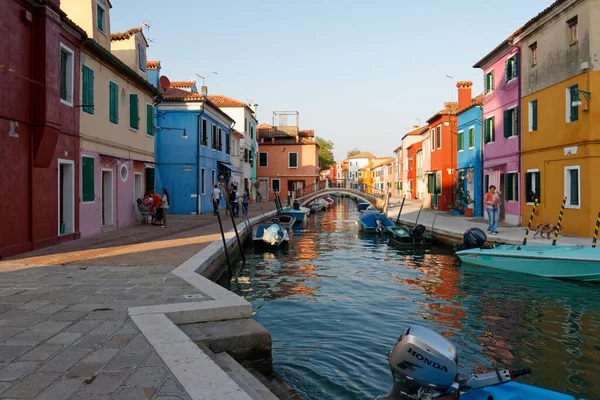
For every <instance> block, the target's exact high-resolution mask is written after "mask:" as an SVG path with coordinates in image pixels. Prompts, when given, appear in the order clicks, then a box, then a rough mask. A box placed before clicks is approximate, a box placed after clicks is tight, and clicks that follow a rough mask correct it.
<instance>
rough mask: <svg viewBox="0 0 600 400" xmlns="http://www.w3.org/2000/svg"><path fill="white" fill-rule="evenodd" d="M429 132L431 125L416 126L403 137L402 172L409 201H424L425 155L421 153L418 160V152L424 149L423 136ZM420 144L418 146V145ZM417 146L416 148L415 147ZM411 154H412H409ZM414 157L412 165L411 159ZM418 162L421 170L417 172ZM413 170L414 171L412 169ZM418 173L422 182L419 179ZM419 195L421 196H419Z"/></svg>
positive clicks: (403, 186) (405, 192)
mask: <svg viewBox="0 0 600 400" xmlns="http://www.w3.org/2000/svg"><path fill="white" fill-rule="evenodd" d="M428 130H429V125H424V126H418V125H414V126H413V130H412V131H410V132H407V133H406V134H405V135H404V136H403V137H402V171H403V175H402V177H403V182H402V188H403V191H402V192H403V195H406V198H407V199H420V200H422V199H423V195H424V190H423V189H424V187H423V183H422V176H423V173H424V172H423V153H422V152H421V153H419V156H418V160H417V150H419V149H422V144H421V142H422V141H423V134H424V133H425V132H427V131H428ZM417 144H418V145H417ZM415 145H416V146H415ZM409 152H410V154H409ZM410 157H412V165H411V158H410ZM417 161H418V162H419V165H420V167H419V169H418V171H417ZM411 168H412V169H411ZM417 172H419V177H420V178H421V181H419V180H418V179H417ZM419 193H420V194H421V195H419Z"/></svg>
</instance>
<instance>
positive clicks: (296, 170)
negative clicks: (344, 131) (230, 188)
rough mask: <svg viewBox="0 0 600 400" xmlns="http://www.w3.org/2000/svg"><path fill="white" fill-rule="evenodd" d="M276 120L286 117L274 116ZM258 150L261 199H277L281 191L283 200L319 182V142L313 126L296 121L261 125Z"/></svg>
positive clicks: (311, 187) (300, 193)
mask: <svg viewBox="0 0 600 400" xmlns="http://www.w3.org/2000/svg"><path fill="white" fill-rule="evenodd" d="M273 120H274V123H275V122H281V121H285V118H277V115H275V117H274V118H273ZM257 129H258V139H259V146H258V149H259V153H258V167H257V171H256V174H257V179H258V182H259V192H260V195H261V197H262V199H265V200H266V199H269V200H273V199H274V193H280V196H281V199H282V200H288V199H289V200H291V198H293V197H294V196H296V195H302V193H304V192H305V191H306V190H307V189H308V190H313V189H314V188H316V187H318V183H319V170H318V167H319V155H318V153H319V145H318V144H317V142H315V132H314V131H313V130H302V129H299V128H298V126H297V125H293V126H289V125H268V124H261V125H259V126H258V128H257Z"/></svg>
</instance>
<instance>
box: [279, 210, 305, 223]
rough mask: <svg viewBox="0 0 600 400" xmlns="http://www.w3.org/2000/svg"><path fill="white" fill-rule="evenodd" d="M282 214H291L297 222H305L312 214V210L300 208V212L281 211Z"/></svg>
mask: <svg viewBox="0 0 600 400" xmlns="http://www.w3.org/2000/svg"><path fill="white" fill-rule="evenodd" d="M280 214H289V215H293V216H294V217H296V222H304V220H305V219H306V218H308V215H309V214H310V208H306V207H300V209H299V210H293V209H292V210H281V212H280Z"/></svg>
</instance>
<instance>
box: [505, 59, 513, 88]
mask: <svg viewBox="0 0 600 400" xmlns="http://www.w3.org/2000/svg"><path fill="white" fill-rule="evenodd" d="M509 75H512V73H511V72H510V58H507V59H506V60H504V80H505V81H506V82H508V81H509V80H510V78H511V77H512V76H509Z"/></svg>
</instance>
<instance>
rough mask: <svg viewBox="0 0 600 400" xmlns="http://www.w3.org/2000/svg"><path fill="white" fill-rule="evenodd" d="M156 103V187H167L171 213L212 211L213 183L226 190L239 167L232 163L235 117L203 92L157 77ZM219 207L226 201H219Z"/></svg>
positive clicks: (238, 173)
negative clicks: (157, 98) (157, 99)
mask: <svg viewBox="0 0 600 400" xmlns="http://www.w3.org/2000/svg"><path fill="white" fill-rule="evenodd" d="M161 96H162V98H163V100H162V102H161V103H160V104H159V105H158V107H157V136H156V166H157V173H156V185H157V189H159V190H160V189H162V188H163V187H165V188H167V189H168V190H169V194H170V197H171V204H170V208H169V213H171V214H205V213H208V212H212V211H213V206H212V201H211V194H212V189H213V187H214V186H215V185H218V186H219V187H220V188H221V189H222V190H223V189H224V188H229V187H230V184H231V182H233V181H235V176H236V175H237V176H240V177H241V171H240V170H239V169H237V168H236V167H234V166H233V165H232V164H231V152H232V135H231V130H232V128H231V127H232V126H233V124H234V122H235V121H234V120H233V118H231V117H230V116H229V115H227V114H226V113H225V112H223V111H222V110H221V109H220V108H219V107H217V105H215V104H214V103H212V102H211V101H210V100H209V99H208V98H207V97H206V96H205V95H203V94H200V93H198V92H195V91H193V90H192V88H190V90H185V89H181V88H177V87H171V86H170V82H169V80H168V78H166V77H165V76H163V77H161ZM220 207H221V208H224V207H225V201H224V200H222V201H221V205H220Z"/></svg>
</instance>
